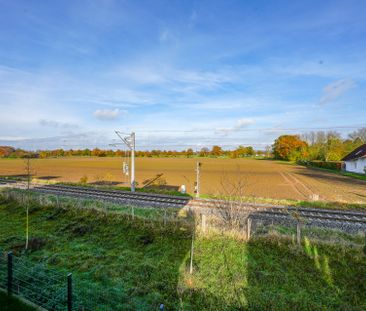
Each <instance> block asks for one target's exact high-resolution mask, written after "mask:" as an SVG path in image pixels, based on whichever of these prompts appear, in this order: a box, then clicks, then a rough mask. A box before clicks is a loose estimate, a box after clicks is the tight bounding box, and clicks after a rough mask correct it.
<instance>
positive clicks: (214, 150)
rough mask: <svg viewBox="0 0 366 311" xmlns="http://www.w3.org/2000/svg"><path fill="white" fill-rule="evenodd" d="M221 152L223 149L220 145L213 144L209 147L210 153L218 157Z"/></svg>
mask: <svg viewBox="0 0 366 311" xmlns="http://www.w3.org/2000/svg"><path fill="white" fill-rule="evenodd" d="M222 154H223V150H222V148H221V147H220V146H213V147H212V149H211V155H213V156H215V157H219V156H221V155H222Z"/></svg>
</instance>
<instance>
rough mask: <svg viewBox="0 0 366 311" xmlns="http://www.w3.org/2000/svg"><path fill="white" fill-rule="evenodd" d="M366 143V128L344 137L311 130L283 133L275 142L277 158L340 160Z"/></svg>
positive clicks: (275, 155)
mask: <svg viewBox="0 0 366 311" xmlns="http://www.w3.org/2000/svg"><path fill="white" fill-rule="evenodd" d="M365 143H366V128H362V129H359V130H357V131H354V132H352V133H351V134H349V135H348V137H347V138H346V139H343V138H342V137H341V135H340V134H339V133H337V132H334V131H330V132H324V131H319V132H309V133H306V134H303V135H282V136H280V137H278V138H277V139H276V140H275V143H274V144H273V146H272V147H273V148H272V149H273V155H274V157H275V158H276V159H280V160H287V161H300V162H302V161H304V162H306V161H314V160H318V161H326V162H328V161H340V160H341V159H342V158H343V157H344V156H346V155H347V154H349V153H350V152H352V151H353V150H354V149H356V148H357V147H359V146H361V145H363V144H365Z"/></svg>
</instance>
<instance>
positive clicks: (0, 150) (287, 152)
mask: <svg viewBox="0 0 366 311" xmlns="http://www.w3.org/2000/svg"><path fill="white" fill-rule="evenodd" d="M365 143H366V128H362V129H359V130H357V131H354V132H352V133H351V134H349V135H348V137H347V138H346V139H344V138H342V137H341V134H340V133H337V132H334V131H329V132H324V131H318V132H309V133H305V134H302V135H281V136H279V137H278V138H277V139H276V140H275V142H274V144H273V145H272V146H267V147H266V149H265V150H254V148H253V147H251V146H248V147H244V146H239V147H238V148H236V149H234V150H224V149H223V148H222V147H220V146H213V147H212V148H211V149H209V148H202V149H201V150H199V151H194V150H193V149H192V148H188V149H187V150H183V151H176V150H149V151H136V156H137V157H149V158H152V157H156V158H158V157H188V158H189V157H213V158H218V157H227V158H233V159H235V158H244V157H253V156H265V157H274V158H275V159H279V160H286V161H298V162H302V161H305V162H306V161H314V160H316V161H327V162H328V161H340V160H341V159H342V158H343V157H344V156H346V155H347V154H348V153H350V152H351V151H353V150H354V149H356V148H357V147H359V146H361V145H362V144H365ZM125 154H126V152H125V151H124V150H111V149H109V150H104V149H99V148H94V149H69V150H64V149H55V150H38V151H36V152H29V151H25V150H22V149H15V148H13V147H8V146H0V157H3V158H4V157H5V158H24V157H34V158H42V159H43V158H55V157H69V156H86V157H90V156H95V157H123V156H125Z"/></svg>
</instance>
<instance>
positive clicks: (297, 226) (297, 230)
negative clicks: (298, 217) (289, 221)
mask: <svg viewBox="0 0 366 311" xmlns="http://www.w3.org/2000/svg"><path fill="white" fill-rule="evenodd" d="M296 239H297V245H299V246H300V245H301V223H300V222H299V221H298V222H297V224H296Z"/></svg>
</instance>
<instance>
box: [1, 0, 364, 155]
mask: <svg viewBox="0 0 366 311" xmlns="http://www.w3.org/2000/svg"><path fill="white" fill-rule="evenodd" d="M365 12H366V2H365V1H362V0H361V1H258V0H256V1H112V0H100V1H15V0H14V1H4V0H0V47H1V48H0V109H1V114H0V143H1V144H11V145H15V146H20V147H25V148H33V149H36V148H55V147H63V148H77V147H94V146H100V147H107V146H108V144H109V143H110V142H113V141H114V140H115V138H116V136H115V135H114V130H115V129H118V130H122V131H132V130H134V131H135V132H136V135H137V148H138V149H151V148H161V149H182V148H187V147H193V148H194V149H199V148H201V147H203V146H208V147H210V146H212V145H213V144H220V145H222V146H224V147H226V148H229V147H234V146H237V145H239V144H244V145H253V146H254V147H256V148H264V146H265V145H268V144H271V143H272V142H273V140H274V139H275V138H276V137H277V136H278V135H280V134H283V133H301V132H303V131H305V130H306V129H310V128H314V129H315V128H335V129H337V130H338V131H339V132H341V133H342V134H343V135H345V136H346V135H347V132H349V131H352V129H353V128H354V127H357V126H362V125H366V89H365V86H366V58H365V55H366V40H365V38H366V21H365V16H364V13H365Z"/></svg>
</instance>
